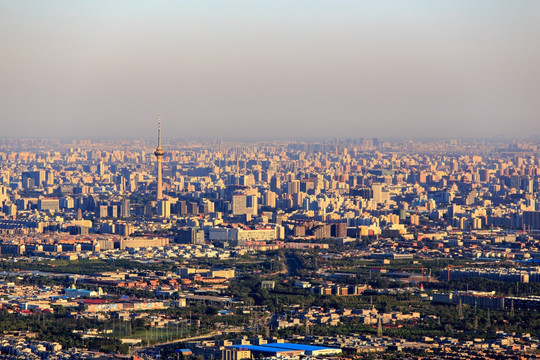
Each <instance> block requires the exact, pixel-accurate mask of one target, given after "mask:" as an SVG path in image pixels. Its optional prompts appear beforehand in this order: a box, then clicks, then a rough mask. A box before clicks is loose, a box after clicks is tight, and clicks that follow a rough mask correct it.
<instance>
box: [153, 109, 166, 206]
mask: <svg viewBox="0 0 540 360" xmlns="http://www.w3.org/2000/svg"><path fill="white" fill-rule="evenodd" d="M164 154H165V151H163V149H162V148H161V114H158V146H157V148H156V151H154V155H155V156H156V161H157V201H159V200H161V199H163V187H162V186H163V178H162V170H161V162H162V161H163V155H164Z"/></svg>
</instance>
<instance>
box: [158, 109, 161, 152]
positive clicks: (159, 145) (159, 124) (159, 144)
mask: <svg viewBox="0 0 540 360" xmlns="http://www.w3.org/2000/svg"><path fill="white" fill-rule="evenodd" d="M158 147H161V114H158Z"/></svg>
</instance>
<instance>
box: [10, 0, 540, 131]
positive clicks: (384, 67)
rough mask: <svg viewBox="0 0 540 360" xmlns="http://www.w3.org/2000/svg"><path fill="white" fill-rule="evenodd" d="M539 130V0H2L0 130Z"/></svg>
mask: <svg viewBox="0 0 540 360" xmlns="http://www.w3.org/2000/svg"><path fill="white" fill-rule="evenodd" d="M158 112H160V113H161V116H162V122H163V131H164V132H165V135H166V136H167V137H169V138H200V137H206V138H223V139H227V138H243V139H261V138H294V137H303V138H313V137H319V138H320V137H347V138H359V137H371V136H378V137H381V138H384V137H458V136H461V137H472V136H497V135H502V134H504V135H506V136H528V135H530V134H535V135H539V134H540V1H537V0H530V1H527V0H520V1H511V0H508V1H496V0H485V1H474V0H464V1H459V0H452V1H434V0H426V1H403V0H399V1H383V0H374V1H361V0H351V1H340V0H321V1H318V0H305V1H295V0H287V1H276V0H272V1H268V0H266V1H263V0H260V1H258V0H246V1H226V0H217V1H205V0H194V1H180V0H175V1H155V0H152V1H134V0H129V1H127V0H126V1H111V0H106V1H73V0H66V1H54V0H53V1H51V0H47V1H43V0H35V1H25V0H0V137H24V136H29V137H57V136H58V137H59V136H61V137H78V138H87V137H100V136H101V137H123V138H125V137H146V136H153V134H154V133H155V132H156V130H155V126H156V120H157V113H158Z"/></svg>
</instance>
